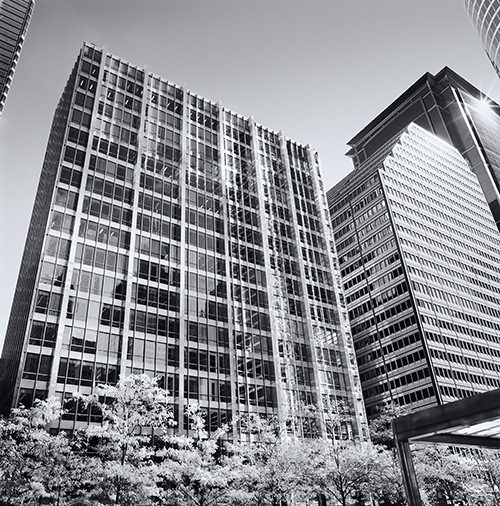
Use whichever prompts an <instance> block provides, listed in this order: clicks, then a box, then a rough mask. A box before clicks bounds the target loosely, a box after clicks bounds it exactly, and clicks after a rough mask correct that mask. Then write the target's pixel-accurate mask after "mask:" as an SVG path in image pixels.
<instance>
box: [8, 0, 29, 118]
mask: <svg viewBox="0 0 500 506" xmlns="http://www.w3.org/2000/svg"><path fill="white" fill-rule="evenodd" d="M34 7H35V2H34V0H2V1H0V41H1V43H0V116H1V115H2V111H3V108H4V105H5V101H6V99H7V93H8V92H9V88H10V85H11V83H12V79H13V77H14V71H15V70H16V66H17V61H18V60H19V55H20V54H21V49H22V47H23V43H24V39H25V37H26V32H27V30H28V26H29V22H30V20H31V15H32V14H33V9H34Z"/></svg>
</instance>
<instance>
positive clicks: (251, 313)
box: [2, 44, 364, 437]
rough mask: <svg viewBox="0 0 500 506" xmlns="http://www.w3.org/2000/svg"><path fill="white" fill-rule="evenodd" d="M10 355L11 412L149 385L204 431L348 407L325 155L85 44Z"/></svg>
mask: <svg viewBox="0 0 500 506" xmlns="http://www.w3.org/2000/svg"><path fill="white" fill-rule="evenodd" d="M28 237H29V239H28V242H27V245H26V249H25V253H24V258H23V261H22V265H21V271H20V276H19V281H18V285H17V289H16V293H15V298H14V304H13V309H12V313H11V318H10V321H9V326H8V330H7V336H6V341H5V346H4V351H3V361H4V370H5V371H7V372H8V374H7V375H6V377H5V378H4V381H3V384H4V390H5V391H4V395H3V396H2V398H3V399H4V400H5V401H6V402H5V405H4V410H5V409H8V408H9V407H10V406H12V405H17V404H19V403H23V404H25V405H29V404H30V403H31V402H32V400H33V398H35V397H45V396H47V395H56V396H58V397H59V398H60V399H61V400H66V399H69V400H70V402H69V404H67V406H68V407H69V412H68V414H66V415H65V416H64V420H63V421H62V422H61V425H60V427H59V428H63V429H71V428H72V427H74V426H75V424H76V423H78V422H79V421H80V422H82V423H84V422H88V421H89V419H92V414H91V413H88V412H86V411H82V410H81V409H80V406H78V404H77V403H74V402H72V401H71V398H72V393H73V392H74V391H76V390H80V391H83V392H89V391H91V390H92V387H93V386H94V385H95V384H98V383H103V382H110V383H114V382H115V381H116V380H117V378H118V376H119V375H127V374H131V373H139V372H140V373H142V372H144V373H147V374H150V375H156V376H159V377H160V378H161V381H162V384H163V385H164V386H165V387H166V388H167V389H168V390H169V391H170V393H171V395H172V398H173V403H174V411H175V414H176V415H175V416H176V418H177V421H178V422H179V424H180V429H181V430H182V429H183V428H185V427H183V423H184V422H183V417H182V416H180V415H179V413H182V409H183V407H184V406H185V405H186V404H187V403H189V402H194V401H196V402H199V403H200V405H201V407H202V408H203V409H204V410H205V411H206V413H207V422H208V427H209V429H210V430H213V429H214V428H216V427H218V426H219V425H220V424H221V423H224V422H226V421H228V420H229V419H231V418H234V417H235V416H236V415H239V414H243V413H248V412H255V413H259V414H262V415H269V414H280V415H283V416H291V419H292V422H293V423H292V425H291V427H292V429H293V430H294V431H295V432H296V433H297V434H300V435H308V434H310V433H311V432H312V431H314V430H316V428H315V422H314V419H313V418H311V417H310V415H309V414H308V413H310V410H309V411H308V410H307V409H305V408H307V407H308V406H310V405H311V404H315V405H317V406H319V408H320V412H325V413H326V412H329V411H330V410H332V409H333V410H334V411H338V407H339V406H340V407H342V409H344V408H345V407H346V406H349V407H350V410H351V413H352V416H350V418H349V419H348V420H346V423H343V424H342V425H341V426H339V433H338V437H352V436H353V435H360V434H361V433H362V431H363V424H364V414H363V403H362V398H361V391H360V385H359V378H358V375H357V369H356V365H355V359H354V349H353V345H352V339H351V337H350V333H349V326H348V323H347V319H346V310H345V307H344V306H343V303H342V299H341V296H340V292H339V277H338V266H337V264H336V259H335V257H334V256H332V254H331V252H332V250H333V236H332V231H331V227H330V223H329V218H328V208H327V203H326V197H325V194H324V190H323V186H322V182H321V177H320V171H319V161H318V155H317V153H316V152H314V151H313V150H312V148H311V147H309V146H303V145H300V144H298V143H296V142H294V141H292V140H290V139H287V138H286V137H285V136H284V135H283V134H282V133H277V132H273V131H271V130H269V129H267V128H265V127H263V126H261V125H259V124H257V123H256V122H255V121H254V120H253V119H252V118H244V117H242V116H239V115H237V114H235V113H233V112H231V111H229V110H227V109H225V108H224V107H222V105H221V104H220V103H214V102H210V101H208V100H205V99H204V98H202V97H199V96H197V95H196V94H195V93H193V92H191V91H188V90H186V89H185V88H181V87H178V86H176V85H174V84H172V83H169V82H168V81H166V80H164V79H162V78H161V77H159V76H156V75H154V74H152V73H147V72H146V71H145V70H144V69H141V68H138V67H136V66H133V65H131V64H129V63H127V62H125V61H123V60H121V59H120V58H118V57H116V56H113V55H111V54H108V53H107V52H106V51H105V50H103V49H99V48H96V47H94V46H92V45H90V44H85V45H84V47H83V49H82V52H81V53H80V56H79V57H78V60H77V62H76V64H75V67H74V69H73V71H72V73H71V76H70V78H69V80H68V83H67V85H66V89H65V91H64V93H63V95H62V98H61V100H60V103H59V105H58V107H57V110H56V114H55V117H54V122H53V125H52V129H51V134H50V138H49V143H48V147H47V153H46V157H45V162H44V165H43V169H42V174H41V178H40V186H39V189H38V193H37V197H36V201H35V208H34V212H33V217H32V220H31V224H30V230H29V235H28Z"/></svg>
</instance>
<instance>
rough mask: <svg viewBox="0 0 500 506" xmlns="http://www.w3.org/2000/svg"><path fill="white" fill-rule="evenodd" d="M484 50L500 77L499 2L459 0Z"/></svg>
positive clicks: (491, 0)
mask: <svg viewBox="0 0 500 506" xmlns="http://www.w3.org/2000/svg"><path fill="white" fill-rule="evenodd" d="M461 1H462V5H463V6H464V8H465V10H466V12H467V15H468V16H469V19H470V20H471V23H472V24H473V25H474V28H475V29H476V32H477V34H478V35H479V38H480V39H481V42H482V43H483V47H484V50H485V51H486V54H487V55H488V58H489V59H490V61H491V63H492V64H493V67H495V70H496V71H497V74H498V75H499V76H500V0H461Z"/></svg>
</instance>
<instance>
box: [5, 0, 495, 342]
mask: <svg viewBox="0 0 500 506" xmlns="http://www.w3.org/2000/svg"><path fill="white" fill-rule="evenodd" d="M83 41H88V42H93V43H95V44H96V45H98V46H106V47H107V50H108V51H109V52H111V53H113V54H116V55H117V56H119V57H121V58H123V59H125V60H127V61H129V62H131V63H133V64H135V65H138V66H145V67H147V69H148V70H150V71H151V72H154V73H155V74H158V75H160V76H162V77H164V78H165V79H168V80H169V81H171V82H173V83H176V84H179V85H182V84H185V85H186V86H187V88H188V89H189V90H191V91H193V92H194V93H197V94H198V95H201V96H203V97H205V98H207V99H209V100H212V101H218V100H220V101H221V103H222V105H223V106H224V107H226V108H228V109H231V110H233V111H235V112H237V113H239V114H241V115H243V116H253V117H254V119H255V120H256V121H257V122H258V123H260V124H262V125H265V126H266V127H268V128H270V129H272V130H275V131H283V133H284V134H285V135H286V136H287V137H290V138H292V139H294V140H296V141H297V142H300V143H302V144H311V146H312V147H313V148H314V149H316V150H317V151H318V152H319V155H320V159H321V166H322V173H323V180H324V184H325V188H326V189H329V188H331V187H332V186H333V185H334V184H336V183H337V182H338V181H340V179H342V178H343V177H344V176H345V175H346V174H347V173H348V172H349V171H350V170H352V165H351V161H350V159H349V158H347V157H346V156H345V153H346V152H347V150H348V147H347V146H346V143H347V142H348V141H349V140H350V139H351V138H352V137H354V136H355V135H356V134H357V133H358V132H359V131H360V130H361V129H362V128H363V127H364V126H365V125H367V124H368V123H369V122H370V121H371V120H372V119H374V118H375V117H376V116H377V115H378V114H379V113H380V112H382V110H383V109H384V108H385V107H387V106H388V105H389V104H390V103H391V102H392V101H394V100H395V99H396V98H397V97H398V96H399V95H400V94H401V93H402V92H404V91H405V90H406V89H407V88H408V87H409V86H411V85H412V84H413V83H414V82H415V81H416V80H417V79H418V78H420V77H421V76H422V75H423V74H425V73H426V72H431V73H432V74H435V73H437V72H438V71H439V70H441V69H442V68H443V67H444V66H448V67H450V68H452V69H453V70H454V71H455V72H457V73H459V74H460V75H462V77H464V78H465V79H467V80H468V81H470V82H471V83H472V84H473V85H475V86H476V87H477V88H479V89H480V90H482V91H483V92H485V93H486V94H488V95H489V96H490V97H491V98H492V99H494V100H495V101H497V102H500V79H499V78H498V76H497V75H496V74H495V72H494V70H493V67H492V66H491V64H490V63H489V61H488V59H487V57H486V54H485V53H484V51H483V48H482V46H481V43H480V40H479V38H478V37H477V34H476V33H475V31H474V29H473V27H472V25H471V24H470V22H469V20H468V18H467V15H466V14H465V11H464V10H463V8H462V6H461V4H460V1H459V0H36V6H35V11H34V15H33V18H32V21H31V25H30V28H29V31H28V34H27V37H26V41H25V44H24V47H23V50H22V53H21V57H20V60H19V64H18V66H17V70H16V73H15V76H14V80H13V83H12V86H11V90H10V92H9V96H8V98H7V103H6V106H5V109H4V112H3V115H2V117H1V118H0V238H1V239H0V280H1V281H0V344H1V343H2V342H3V338H4V336H5V331H6V327H7V321H8V317H9V313H10V308H11V305H12V298H13V295H14V289H15V284H16V281H17V275H18V272H19V266H20V262H21V257H22V253H23V248H24V244H25V241H26V234H27V230H28V225H29V220H30V216H31V211H32V207H33V201H34V197H35V192H36V188H37V185H38V179H39V176H40V170H41V166H42V162H43V157H44V153H45V148H46V144H47V138H48V134H49V131H50V125H51V122H52V116H53V114H54V110H55V107H56V105H57V102H58V100H59V98H60V96H61V93H62V90H63V88H64V85H65V83H66V81H67V78H68V76H69V73H70V71H71V69H72V66H73V64H74V62H75V60H76V57H77V55H78V52H79V50H80V48H81V46H82V44H83Z"/></svg>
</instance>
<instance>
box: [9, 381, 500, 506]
mask: <svg viewBox="0 0 500 506" xmlns="http://www.w3.org/2000/svg"><path fill="white" fill-rule="evenodd" d="M78 400H79V402H81V403H83V404H84V405H85V406H87V407H88V408H89V409H92V413H94V414H96V413H97V414H99V415H100V416H101V420H102V422H101V424H100V425H93V426H89V427H86V428H85V429H82V430H79V431H77V432H76V433H75V434H73V435H72V436H71V437H67V436H66V435H64V434H58V435H52V434H49V433H48V432H47V431H46V428H47V426H48V424H49V423H50V422H53V421H55V420H57V419H58V418H59V417H60V416H61V414H62V409H61V406H60V405H59V403H58V402H57V401H56V400H54V399H49V400H47V401H37V402H36V403H35V405H34V406H33V407H32V408H30V409H25V408H20V409H16V410H13V412H12V415H11V416H10V418H8V419H0V506H13V505H16V506H17V505H25V506H31V505H33V506H35V505H40V504H49V505H57V506H105V505H111V504H113V505H121V506H174V505H176V506H222V505H228V504H231V505H234V506H285V505H291V504H294V503H303V504H315V503H316V502H317V501H318V499H320V504H322V505H324V506H326V505H329V506H348V505H352V504H364V503H367V501H372V500H375V501H377V502H378V504H381V505H384V506H387V505H390V504H399V505H401V504H404V501H403V499H402V487H401V477H400V475H399V467H398V465H397V462H396V460H395V458H394V455H395V454H394V450H393V443H392V429H391V421H392V417H393V416H394V415H395V413H396V412H395V411H394V410H393V409H392V408H391V407H388V408H387V409H386V410H384V411H383V412H382V413H381V416H380V417H379V419H378V420H377V421H376V422H375V423H374V424H372V427H371V433H372V437H373V439H374V440H375V441H376V442H377V443H381V444H373V443H360V442H353V441H339V439H338V437H337V436H338V434H339V433H340V431H339V430H337V429H338V428H339V427H340V425H339V424H342V423H344V420H343V419H340V418H339V419H337V418H334V417H331V420H332V432H331V434H333V435H335V437H333V436H332V438H331V439H330V440H328V439H320V438H317V439H310V440H304V439H299V438H296V437H294V436H293V435H291V434H290V433H289V430H287V429H289V428H290V426H289V424H287V421H286V420H280V419H278V418H269V419H263V418H260V417H258V416H255V415H249V416H246V417H243V418H240V419H239V420H238V421H237V424H238V434H241V435H242V439H243V440H242V441H239V442H231V441H232V438H233V434H232V433H231V428H230V427H226V426H225V427H221V428H220V429H219V430H218V431H216V432H215V433H213V434H210V435H209V434H208V432H207V431H206V429H205V420H204V414H203V412H202V411H201V409H200V408H199V407H198V406H189V407H188V408H187V411H186V416H187V418H188V420H189V422H190V432H189V436H190V437H188V436H186V435H174V432H173V420H172V413H171V409H170V406H169V404H168V393H167V392H166V391H165V390H163V389H162V388H160V387H159V386H158V384H157V382H156V380H155V379H152V378H149V377H148V376H145V375H133V376H130V377H128V378H124V379H123V380H121V381H120V382H119V383H118V384H117V385H116V386H115V387H110V386H102V387H99V388H98V389H96V391H95V394H94V395H91V396H83V395H80V396H78ZM414 459H415V467H416V469H417V473H418V479H419V483H420V484H421V488H422V495H423V499H424V503H425V504H426V506H438V505H441V504H445V503H447V504H451V503H452V502H453V503H454V504H463V505H467V506H494V505H498V504H500V497H499V493H500V492H499V490H500V489H499V485H500V456H499V454H498V453H496V452H492V451H470V452H464V451H460V452H458V451H452V450H450V449H448V448H446V447H437V446H436V447H423V448H420V449H418V450H416V451H415V452H414Z"/></svg>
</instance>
